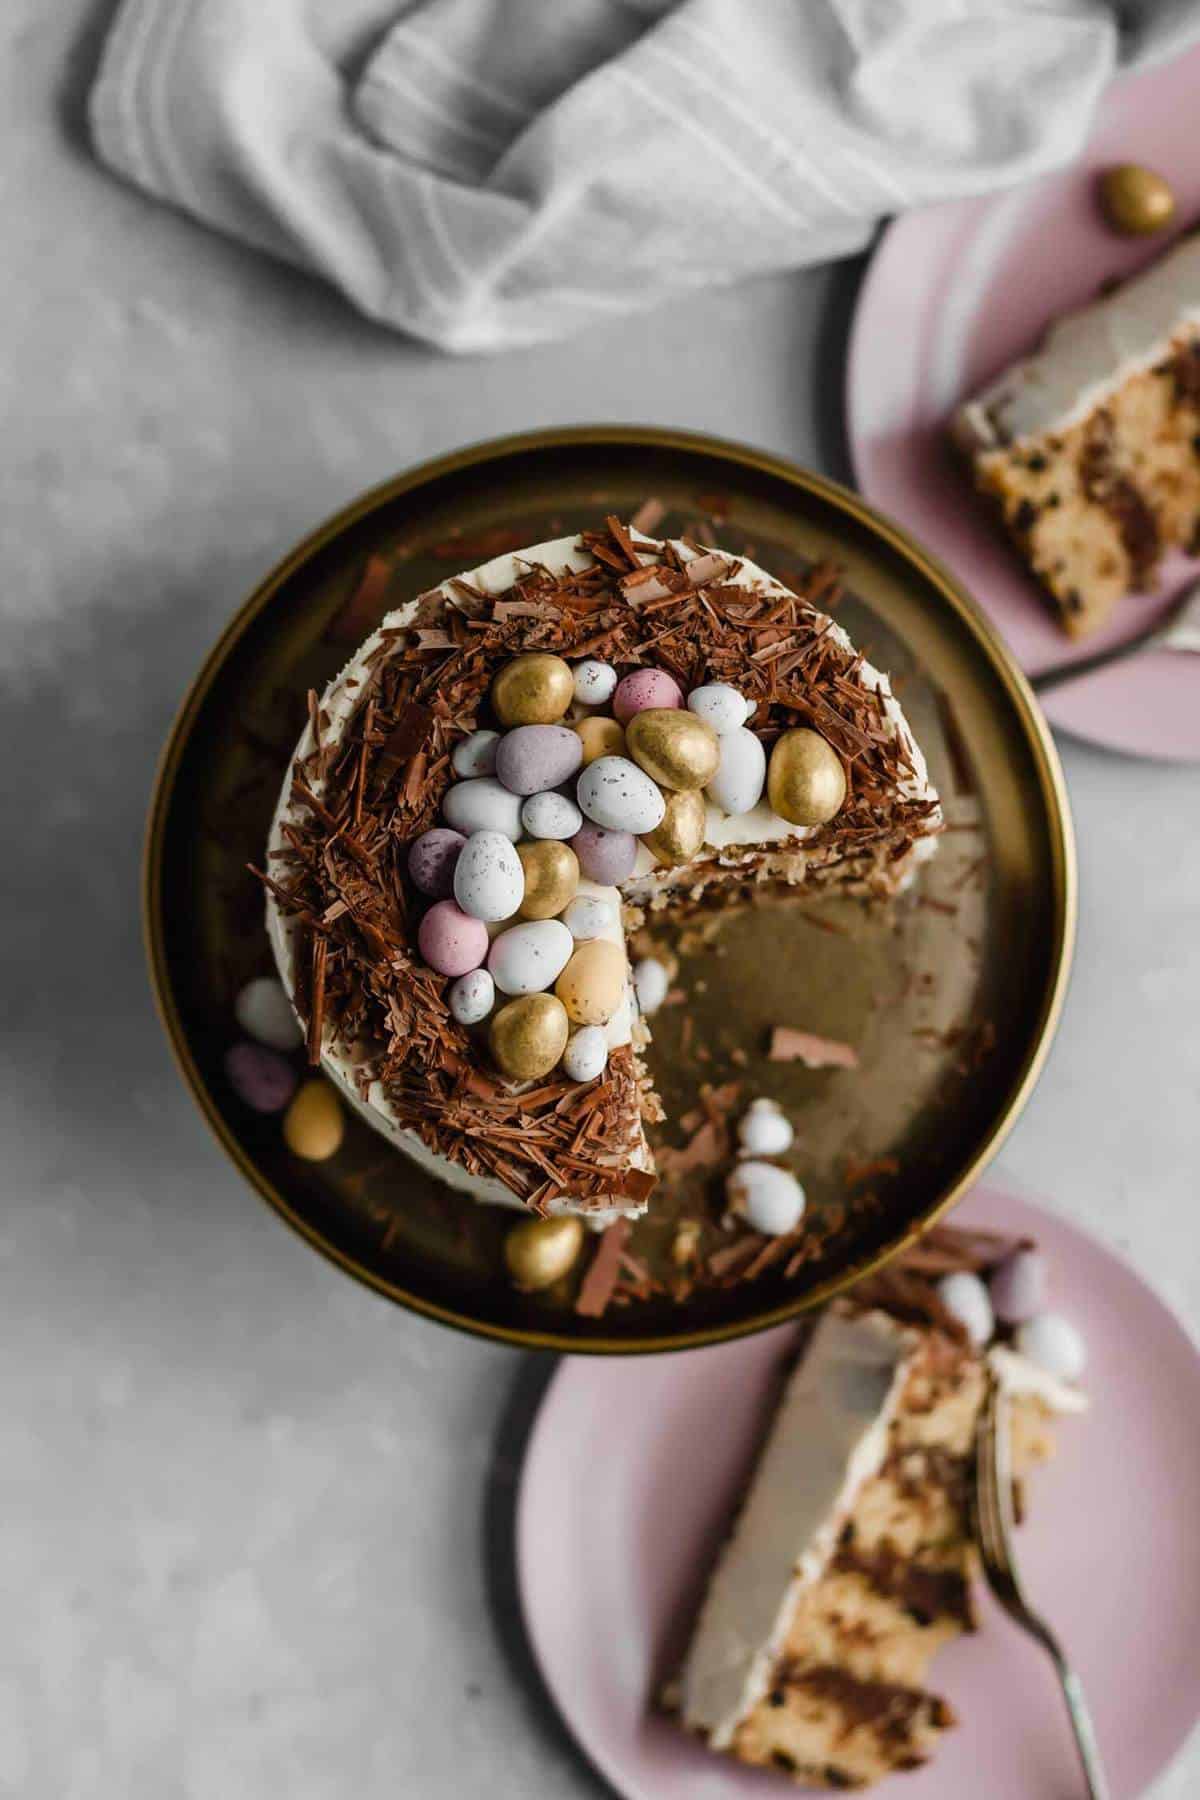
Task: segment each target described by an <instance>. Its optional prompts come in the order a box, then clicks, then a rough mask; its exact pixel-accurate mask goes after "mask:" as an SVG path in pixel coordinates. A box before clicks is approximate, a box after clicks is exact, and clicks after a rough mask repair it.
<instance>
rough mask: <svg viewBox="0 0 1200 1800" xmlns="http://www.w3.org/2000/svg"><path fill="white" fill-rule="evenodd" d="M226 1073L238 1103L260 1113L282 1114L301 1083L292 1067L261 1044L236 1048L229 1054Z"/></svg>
mask: <svg viewBox="0 0 1200 1800" xmlns="http://www.w3.org/2000/svg"><path fill="white" fill-rule="evenodd" d="M225 1073H226V1075H227V1076H228V1077H229V1085H230V1087H231V1088H232V1089H233V1091H234V1093H235V1094H236V1095H237V1097H238V1099H239V1100H241V1101H243V1102H244V1103H245V1104H246V1105H247V1106H249V1107H252V1108H253V1109H254V1111H255V1112H260V1113H276V1112H282V1111H283V1109H284V1107H285V1106H286V1105H287V1103H288V1101H289V1100H290V1099H291V1097H292V1095H293V1094H294V1093H295V1091H296V1084H297V1081H298V1077H297V1074H296V1071H295V1069H293V1067H292V1065H291V1063H289V1062H286V1061H285V1060H284V1058H283V1057H282V1056H280V1055H279V1053H278V1051H275V1050H267V1049H264V1047H263V1046H262V1045H261V1044H235V1045H234V1046H233V1048H232V1049H231V1050H227V1051H226V1052H225Z"/></svg>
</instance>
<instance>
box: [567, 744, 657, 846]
mask: <svg viewBox="0 0 1200 1800" xmlns="http://www.w3.org/2000/svg"><path fill="white" fill-rule="evenodd" d="M575 798H576V799H577V800H578V802H579V805H580V807H581V808H582V810H583V813H584V816H585V817H586V818H589V819H590V820H591V821H592V823H593V825H602V826H603V827H604V829H605V831H631V832H632V833H633V835H634V837H641V836H642V835H643V834H644V833H645V832H647V831H653V830H654V829H655V828H656V826H658V825H661V824H662V818H663V814H664V813H665V812H666V810H667V803H666V800H665V798H664V797H663V792H662V789H661V788H660V787H659V786H658V785H657V783H655V782H653V781H651V779H650V777H649V775H647V774H646V772H645V770H644V769H639V768H638V766H637V764H636V763H635V762H630V760H629V758H628V757H626V756H601V757H599V758H598V759H597V761H596V762H594V763H589V764H588V766H587V768H586V769H585V770H584V771H583V774H582V775H581V776H580V777H579V780H578V781H577V782H576V784H575Z"/></svg>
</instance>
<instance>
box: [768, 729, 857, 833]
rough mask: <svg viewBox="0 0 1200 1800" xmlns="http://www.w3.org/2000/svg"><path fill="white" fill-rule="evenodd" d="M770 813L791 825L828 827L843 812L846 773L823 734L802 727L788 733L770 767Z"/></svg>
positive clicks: (774, 751) (835, 752)
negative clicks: (826, 825)
mask: <svg viewBox="0 0 1200 1800" xmlns="http://www.w3.org/2000/svg"><path fill="white" fill-rule="evenodd" d="M767 797H768V798H769V800H770V802H771V809H772V811H773V812H777V813H778V814H779V817H780V818H781V819H786V820H787V821H788V823H789V825H825V824H827V823H828V821H829V820H830V819H832V818H834V817H835V816H836V814H837V813H839V812H840V811H841V809H842V803H843V802H844V800H845V798H846V771H845V770H844V769H843V767H842V759H841V757H840V756H839V755H838V753H837V751H836V750H835V749H834V748H833V746H832V744H830V743H827V742H826V740H825V739H824V738H823V737H822V736H821V734H820V732H817V731H809V730H808V729H807V727H804V726H801V727H799V728H798V729H796V730H795V731H785V732H784V734H783V736H782V737H781V738H779V739H777V741H776V744H775V748H774V749H773V750H772V751H771V761H770V763H769V765H768V767H767Z"/></svg>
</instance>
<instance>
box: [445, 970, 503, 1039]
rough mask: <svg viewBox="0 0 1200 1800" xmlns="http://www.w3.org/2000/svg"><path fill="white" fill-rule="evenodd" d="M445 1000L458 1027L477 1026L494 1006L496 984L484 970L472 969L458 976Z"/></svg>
mask: <svg viewBox="0 0 1200 1800" xmlns="http://www.w3.org/2000/svg"><path fill="white" fill-rule="evenodd" d="M446 998H447V999H448V1001H449V1002H450V1014H451V1017H452V1018H455V1019H457V1020H458V1022H459V1024H460V1025H478V1024H479V1023H480V1022H481V1020H483V1019H486V1018H487V1016H488V1014H489V1013H490V1012H491V1010H492V1008H493V1007H494V1006H495V1004H496V984H495V982H494V981H493V980H492V978H491V975H490V974H489V973H488V971H487V970H486V969H472V970H471V971H470V973H469V974H467V975H460V976H459V978H458V980H457V981H456V982H455V983H454V984H453V986H452V987H451V989H450V992H449V994H448V995H447V996H446Z"/></svg>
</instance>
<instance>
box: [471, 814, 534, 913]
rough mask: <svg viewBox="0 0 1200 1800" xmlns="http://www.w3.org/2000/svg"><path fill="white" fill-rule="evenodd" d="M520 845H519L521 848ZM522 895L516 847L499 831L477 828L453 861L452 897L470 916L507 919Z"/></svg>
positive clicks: (523, 890) (521, 876)
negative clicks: (454, 861) (478, 829)
mask: <svg viewBox="0 0 1200 1800" xmlns="http://www.w3.org/2000/svg"><path fill="white" fill-rule="evenodd" d="M523 848H524V846H522V849H523ZM524 895H525V871H524V868H523V866H522V857H521V853H520V851H519V850H518V849H517V848H516V846H515V845H514V844H513V841H512V839H511V838H510V837H506V836H505V834H504V832H502V831H477V832H475V833H474V834H473V835H472V836H471V837H469V838H468V839H467V841H466V843H465V844H464V845H463V847H462V850H461V851H460V852H459V858H458V861H457V863H456V864H455V865H454V898H455V899H456V900H457V901H458V904H459V905H460V906H461V907H462V909H463V911H464V912H465V913H470V915H471V917H472V918H473V919H485V920H488V921H490V922H491V923H492V924H495V923H496V921H497V920H499V919H511V918H512V916H513V914H514V913H515V912H517V911H519V909H520V907H521V904H522V901H523V899H524Z"/></svg>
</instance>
